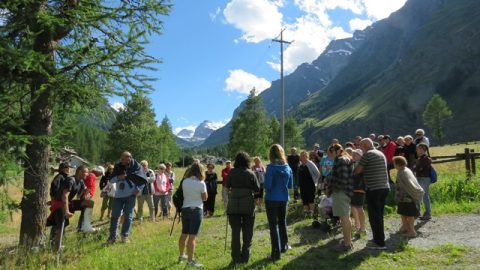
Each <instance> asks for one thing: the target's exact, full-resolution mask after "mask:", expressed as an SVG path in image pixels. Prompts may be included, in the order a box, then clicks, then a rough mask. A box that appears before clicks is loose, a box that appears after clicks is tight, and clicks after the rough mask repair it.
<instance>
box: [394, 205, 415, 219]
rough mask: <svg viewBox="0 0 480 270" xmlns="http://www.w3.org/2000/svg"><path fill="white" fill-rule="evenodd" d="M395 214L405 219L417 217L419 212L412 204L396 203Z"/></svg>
mask: <svg viewBox="0 0 480 270" xmlns="http://www.w3.org/2000/svg"><path fill="white" fill-rule="evenodd" d="M397 214H399V215H402V216H406V217H418V216H420V211H419V210H418V208H417V205H416V204H415V203H414V202H400V203H398V207H397Z"/></svg>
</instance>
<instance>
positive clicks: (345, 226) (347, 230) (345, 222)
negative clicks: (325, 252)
mask: <svg viewBox="0 0 480 270" xmlns="http://www.w3.org/2000/svg"><path fill="white" fill-rule="evenodd" d="M340 223H341V224H342V233H343V244H344V245H345V246H349V245H351V244H352V223H351V222H350V217H349V216H343V217H340Z"/></svg>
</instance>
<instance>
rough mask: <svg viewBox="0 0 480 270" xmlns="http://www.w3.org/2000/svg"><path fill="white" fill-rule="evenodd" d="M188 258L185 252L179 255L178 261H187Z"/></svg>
mask: <svg viewBox="0 0 480 270" xmlns="http://www.w3.org/2000/svg"><path fill="white" fill-rule="evenodd" d="M187 259H188V257H187V255H185V254H183V255H180V256H178V262H185V261H187Z"/></svg>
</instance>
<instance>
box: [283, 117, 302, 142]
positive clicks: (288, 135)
mask: <svg viewBox="0 0 480 270" xmlns="http://www.w3.org/2000/svg"><path fill="white" fill-rule="evenodd" d="M304 146H305V139H304V138H303V135H302V130H301V128H300V127H299V126H298V124H297V121H296V120H295V118H292V117H287V119H285V149H290V148H292V147H297V148H299V149H301V148H303V147H304Z"/></svg>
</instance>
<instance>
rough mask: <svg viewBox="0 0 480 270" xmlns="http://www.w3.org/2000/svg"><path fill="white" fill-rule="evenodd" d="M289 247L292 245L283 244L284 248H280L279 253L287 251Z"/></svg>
mask: <svg viewBox="0 0 480 270" xmlns="http://www.w3.org/2000/svg"><path fill="white" fill-rule="evenodd" d="M290 249H292V246H290V245H289V244H286V245H285V248H284V249H282V250H280V252H281V253H285V252H287V250H290Z"/></svg>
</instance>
